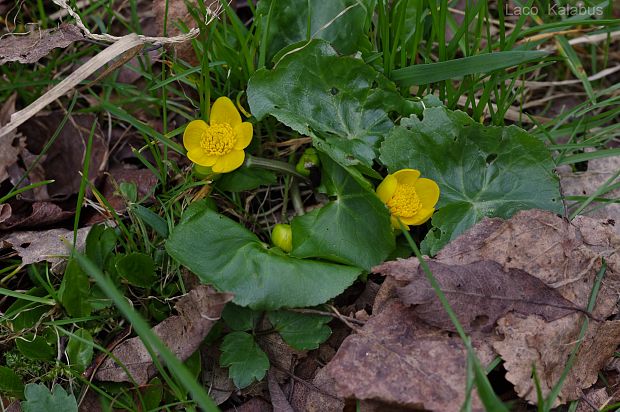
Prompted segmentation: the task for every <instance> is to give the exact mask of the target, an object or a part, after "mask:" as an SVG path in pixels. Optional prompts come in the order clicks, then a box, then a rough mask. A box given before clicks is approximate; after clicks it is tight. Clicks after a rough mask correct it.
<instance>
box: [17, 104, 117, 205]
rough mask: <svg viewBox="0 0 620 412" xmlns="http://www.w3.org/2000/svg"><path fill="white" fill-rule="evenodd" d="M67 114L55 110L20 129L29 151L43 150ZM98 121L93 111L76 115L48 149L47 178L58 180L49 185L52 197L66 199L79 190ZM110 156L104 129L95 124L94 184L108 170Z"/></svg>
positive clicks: (91, 172)
mask: <svg viewBox="0 0 620 412" xmlns="http://www.w3.org/2000/svg"><path fill="white" fill-rule="evenodd" d="M63 117H64V113H61V112H53V113H50V114H48V115H42V116H37V117H34V118H32V119H31V120H30V121H28V123H27V127H26V126H23V127H22V128H21V129H20V130H23V132H24V135H26V146H27V147H28V150H29V151H30V152H32V153H34V154H39V153H41V152H42V151H43V148H44V146H45V145H46V144H47V142H48V141H49V139H50V138H51V137H52V135H53V133H54V132H55V131H56V129H58V127H59V126H60V123H61V121H62V119H63ZM96 121H97V119H96V117H95V116H94V115H91V114H76V115H72V116H71V117H70V118H69V119H68V120H67V122H66V123H65V125H64V127H63V128H62V130H61V131H60V133H59V134H58V137H57V139H56V141H55V142H54V144H53V145H52V146H51V147H50V149H49V150H48V151H47V153H46V155H47V156H46V158H45V160H43V162H42V163H41V165H42V167H43V170H44V171H45V179H50V180H54V183H52V184H50V185H47V191H48V193H49V196H50V200H56V201H58V200H65V199H67V198H69V197H70V196H72V195H74V194H76V193H77V192H78V191H79V188H80V183H81V180H82V176H81V174H80V173H81V171H82V170H83V167H84V166H83V165H84V157H85V154H86V145H87V142H88V136H89V134H90V130H91V128H92V127H93V123H94V122H96ZM107 158H108V147H107V143H106V141H105V139H104V138H103V132H102V131H101V129H100V128H99V126H95V134H94V136H93V146H92V150H91V156H90V159H89V173H88V177H89V180H90V181H91V182H93V183H94V182H95V180H96V178H97V177H99V176H100V175H101V174H102V172H103V171H104V170H105V168H106V165H107Z"/></svg>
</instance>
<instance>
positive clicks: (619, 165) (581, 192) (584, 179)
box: [560, 156, 620, 235]
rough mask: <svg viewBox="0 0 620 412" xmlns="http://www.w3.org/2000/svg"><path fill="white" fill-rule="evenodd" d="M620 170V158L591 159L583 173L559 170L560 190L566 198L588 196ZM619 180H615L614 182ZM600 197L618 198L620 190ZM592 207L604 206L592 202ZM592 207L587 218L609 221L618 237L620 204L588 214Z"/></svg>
mask: <svg viewBox="0 0 620 412" xmlns="http://www.w3.org/2000/svg"><path fill="white" fill-rule="evenodd" d="M618 170H620V156H614V157H605V158H601V159H592V160H590V161H588V170H587V171H585V172H573V171H572V170H570V169H568V170H566V169H561V170H560V183H561V185H562V190H563V191H564V194H565V195H567V196H590V195H592V194H593V193H594V192H596V190H597V189H598V188H599V187H601V186H602V185H603V184H604V183H605V182H606V181H607V180H608V179H610V178H611V177H612V176H613V175H614V174H615V173H617V172H618ZM618 181H620V180H618V179H616V182H618ZM601 197H605V198H609V199H618V198H620V189H616V190H613V191H611V192H609V193H606V194H604V195H603V196H601ZM591 205H592V207H595V208H599V207H601V206H603V205H604V204H602V203H598V202H593V203H592V204H591ZM592 207H588V208H587V209H586V212H583V213H584V214H586V215H587V216H590V217H594V218H599V219H610V220H611V221H610V222H609V223H610V225H611V226H612V227H613V228H614V229H615V231H616V233H617V234H618V235H620V203H609V204H607V205H605V207H603V208H600V209H596V210H594V211H592V212H589V210H590V209H592Z"/></svg>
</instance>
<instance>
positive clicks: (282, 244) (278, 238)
mask: <svg viewBox="0 0 620 412" xmlns="http://www.w3.org/2000/svg"><path fill="white" fill-rule="evenodd" d="M271 242H272V243H273V244H274V245H275V246H277V247H279V248H280V249H282V250H283V251H285V252H287V253H288V252H290V251H291V250H293V232H292V230H291V225H286V224H284V223H278V224H277V225H275V226H274V227H273V230H272V231H271Z"/></svg>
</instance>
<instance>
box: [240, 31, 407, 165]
mask: <svg viewBox="0 0 620 412" xmlns="http://www.w3.org/2000/svg"><path fill="white" fill-rule="evenodd" d="M379 86H381V87H379ZM386 90H388V91H390V92H391V94H390V95H393V97H394V99H398V98H399V97H400V95H399V94H398V93H396V92H395V91H396V88H395V86H394V84H393V83H391V82H389V81H388V80H387V79H385V78H384V77H383V76H382V75H381V74H380V73H378V72H377V71H376V70H375V69H373V68H372V67H371V66H369V65H367V64H366V63H364V62H363V61H362V60H361V59H358V58H355V57H346V56H339V55H338V53H336V51H335V50H334V49H333V47H332V46H331V45H330V44H329V43H327V42H325V41H323V40H312V41H310V42H308V43H304V44H303V46H301V47H300V48H298V49H296V50H295V51H293V52H291V53H289V54H287V55H286V56H284V57H283V58H282V59H281V60H280V61H279V62H278V64H277V65H276V67H275V68H274V69H273V70H266V69H261V70H257V71H256V72H255V73H254V75H253V76H252V78H251V79H250V81H249V83H248V102H249V104H250V108H251V109H252V114H253V115H254V116H256V117H257V118H258V119H261V118H263V117H265V116H266V115H268V114H271V115H273V116H275V117H276V118H277V119H278V120H279V121H281V122H282V123H284V124H285V125H287V126H289V127H291V128H292V129H295V130H296V131H298V132H299V133H302V134H304V135H310V136H313V137H314V138H315V139H314V144H315V146H316V147H318V148H320V149H321V150H322V151H324V152H326V153H327V154H329V156H330V157H331V158H333V159H334V160H336V161H337V162H338V163H340V164H341V165H345V166H347V165H357V164H361V165H364V166H366V167H367V168H371V167H372V162H373V160H374V159H375V157H376V155H377V149H378V145H379V143H380V140H381V138H382V136H383V135H384V134H385V133H386V132H387V131H388V130H390V129H391V128H392V126H393V123H392V121H391V120H390V119H389V118H388V114H387V112H386V109H385V105H384V104H379V103H381V102H385V96H386ZM377 95H378V96H380V97H381V99H377V98H376V96H377Z"/></svg>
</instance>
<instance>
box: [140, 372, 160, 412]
mask: <svg viewBox="0 0 620 412" xmlns="http://www.w3.org/2000/svg"><path fill="white" fill-rule="evenodd" d="M163 397H164V385H163V384H162V382H161V379H159V378H158V377H155V378H153V379H151V381H150V382H149V383H148V385H146V388H144V390H143V393H142V400H143V401H144V409H143V410H145V411H154V410H157V409H158V408H157V407H158V406H159V404H160V403H161V400H162V398H163Z"/></svg>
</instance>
